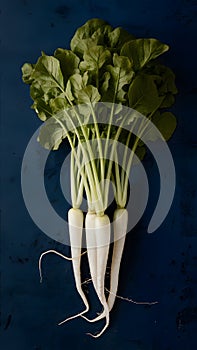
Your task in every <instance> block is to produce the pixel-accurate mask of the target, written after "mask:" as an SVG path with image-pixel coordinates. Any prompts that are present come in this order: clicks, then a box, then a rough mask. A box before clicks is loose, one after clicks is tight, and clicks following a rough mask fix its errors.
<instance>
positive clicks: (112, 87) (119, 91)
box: [102, 53, 134, 102]
mask: <svg viewBox="0 0 197 350" xmlns="http://www.w3.org/2000/svg"><path fill="white" fill-rule="evenodd" d="M113 64H114V66H112V65H108V66H107V67H106V69H107V71H108V72H109V73H110V77H111V78H110V83H109V88H108V90H106V93H105V94H104V96H102V97H103V98H102V100H103V101H107V102H124V101H125V93H126V92H125V91H124V90H123V87H124V86H125V85H128V84H129V83H130V82H131V79H132V77H133V74H134V72H133V70H132V64H131V62H130V60H129V59H128V58H127V57H124V56H119V55H118V54H116V53H115V54H114V55H113ZM105 77H106V79H108V78H109V75H108V76H107V75H106V76H105ZM105 83H106V84H107V81H105ZM106 84H105V85H104V88H106ZM102 88H103V87H102Z"/></svg>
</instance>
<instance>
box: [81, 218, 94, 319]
mask: <svg viewBox="0 0 197 350" xmlns="http://www.w3.org/2000/svg"><path fill="white" fill-rule="evenodd" d="M95 218H96V214H95V213H91V212H89V213H87V214H86V218H85V230H86V244H87V247H88V250H87V255H88V262H89V268H90V275H91V279H92V283H93V286H94V288H95V290H96V289H97V249H96V230H95ZM84 318H85V317H84Z"/></svg>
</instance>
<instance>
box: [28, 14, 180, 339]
mask: <svg viewBox="0 0 197 350" xmlns="http://www.w3.org/2000/svg"><path fill="white" fill-rule="evenodd" d="M167 50H168V46H167V45H165V44H163V43H161V42H160V41H158V40H157V39H152V38H151V39H149V38H147V39H146V38H145V39H144V38H138V39H136V38H135V37H134V36H133V35H131V34H129V33H128V32H127V31H125V30H124V29H122V28H120V27H118V28H115V29H114V28H112V27H111V26H110V25H109V24H108V23H106V22H105V21H103V20H101V19H92V20H89V21H88V22H87V23H85V24H84V25H83V26H82V27H80V28H79V29H78V30H77V31H76V33H75V35H74V37H73V38H72V40H71V49H70V50H67V49H61V48H58V49H57V50H56V51H55V52H54V55H53V56H48V55H46V54H45V53H43V52H42V56H41V57H39V59H38V61H37V63H36V64H29V63H25V64H24V65H23V67H22V73H23V81H24V82H25V83H27V84H29V85H30V94H31V97H32V99H33V101H34V103H33V106H32V108H33V109H34V110H35V111H36V113H37V114H38V116H39V118H40V119H41V120H42V121H44V124H43V126H42V127H41V129H40V135H39V139H38V141H39V142H40V143H41V144H42V145H43V147H45V148H48V149H53V150H57V149H58V148H59V145H60V144H61V142H62V141H63V140H64V139H67V140H68V142H69V144H70V147H71V163H70V168H71V176H70V187H71V199H72V208H71V209H70V210H69V212H68V222H69V237H70V245H71V258H68V259H69V260H71V261H72V266H73V272H74V278H75V283H76V288H77V291H78V293H79V295H80V297H81V298H82V300H83V302H84V306H85V309H84V310H83V311H81V312H80V313H78V314H77V315H73V316H71V317H69V318H67V319H66V320H64V321H62V322H61V323H60V324H62V323H64V322H66V321H68V320H71V319H73V318H76V317H78V316H81V317H83V318H84V319H86V320H87V321H89V322H95V321H98V320H100V319H102V318H105V319H106V323H105V326H104V328H103V329H102V330H101V331H100V332H99V333H98V334H96V335H92V336H93V337H99V336H100V335H101V334H102V333H103V332H104V331H105V329H106V328H107V327H108V325H109V314H110V311H111V309H112V308H113V305H114V302H115V298H116V294H117V289H118V278H119V270H120V264H121V258H122V253H123V249H124V244H125V238H126V233H127V223H128V212H127V208H126V204H127V200H128V188H129V174H130V171H131V168H132V166H133V164H134V162H135V160H136V158H135V157H134V154H135V155H137V157H138V159H140V160H142V159H143V157H144V155H145V152H146V148H145V144H144V143H143V142H142V140H141V137H142V136H143V135H146V139H148V140H151V141H155V139H156V138H157V135H155V134H154V132H153V131H151V128H150V125H151V123H154V125H155V126H156V127H157V129H159V130H160V132H161V133H162V135H163V137H164V139H165V140H168V139H169V138H170V137H171V135H172V134H173V132H174V130H175V127H176V119H175V117H174V115H173V114H172V113H170V112H168V110H166V109H167V108H169V107H170V106H171V105H172V104H173V103H174V95H175V94H176V93H177V90H176V86H175V83H174V74H173V72H172V71H171V70H170V69H169V68H167V67H165V66H164V65H161V64H160V63H159V62H158V60H157V57H158V56H159V55H161V54H162V53H164V52H165V51H167ZM140 115H143V116H145V117H146V121H144V118H140ZM120 144H122V145H124V150H123V152H122V153H121V152H120V149H119V145H120ZM110 183H112V186H113V193H114V198H115V203H116V206H117V208H116V209H115V211H114V215H113V219H112V220H110V218H109V217H108V215H107V214H106V210H107V208H108V206H109V192H110ZM84 195H85V196H86V198H87V214H86V215H85V216H84V213H83V211H82V210H81V203H82V200H83V198H84ZM131 215H132V213H131ZM111 221H112V223H111ZM84 226H85V238H86V249H87V257H88V262H89V270H90V275H91V281H92V283H93V286H94V289H95V291H96V294H97V296H98V299H99V301H100V303H101V305H102V307H103V311H102V313H101V314H100V315H99V316H97V317H96V318H94V319H92V320H90V319H88V317H87V315H85V314H86V313H87V312H88V310H89V304H88V300H87V298H86V295H85V293H84V291H83V288H82V285H83V281H82V280H81V272H80V271H81V256H82V248H83V244H82V238H83V237H82V236H83V228H84ZM112 228H113V229H112ZM65 234H66V233H65ZM111 242H113V252H112V259H111V266H110V290H109V294H108V297H107V296H106V287H105V275H106V267H107V262H108V255H109V250H110V244H111ZM48 252H49V253H56V254H58V255H60V256H61V254H60V253H58V252H55V251H48ZM48 252H45V253H43V254H42V255H41V258H40V261H39V264H40V265H39V266H40V270H41V259H42V257H43V255H45V254H46V253H48ZM65 258H66V257H65Z"/></svg>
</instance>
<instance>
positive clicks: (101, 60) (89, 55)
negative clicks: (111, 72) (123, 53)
mask: <svg viewBox="0 0 197 350" xmlns="http://www.w3.org/2000/svg"><path fill="white" fill-rule="evenodd" d="M110 59H111V53H110V51H109V50H107V49H106V48H105V47H104V46H101V45H98V46H93V47H91V48H90V49H86V50H85V52H84V55H83V61H82V62H81V63H80V69H81V70H82V71H93V72H97V71H98V70H99V69H101V68H102V66H103V65H104V64H107V63H109V61H110Z"/></svg>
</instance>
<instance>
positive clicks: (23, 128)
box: [0, 0, 197, 350]
mask: <svg viewBox="0 0 197 350" xmlns="http://www.w3.org/2000/svg"><path fill="white" fill-rule="evenodd" d="M196 12H197V6H196V2H195V1H194V0H190V1H189V0H182V1H181V0H175V1H170V0H166V1H161V0H157V1H156V0H149V1H148V0H138V1H137V0H133V1H131V0H130V1H129V0H113V1H112V0H108V1H104V0H101V1H95V0H81V1H79V0H68V1H66V0H57V1H55V0H54V1H53V0H48V1H44V0H34V1H30V0H20V1H19V0H15V1H14V2H13V1H11V0H7V1H5V0H3V1H1V17H2V18H1V161H2V168H1V185H2V186H1V214H2V223H1V269H2V277H1V294H2V314H1V318H2V322H1V340H0V342H1V348H2V350H11V349H13V348H15V349H21V350H36V349H37V350H46V349H47V350H56V349H57V350H59V349H70V348H72V349H82V348H85V349H86V350H89V349H92V348H94V349H95V350H96V349H100V348H101V347H102V346H103V347H105V348H106V349H112V348H113V349H114V350H115V349H118V350H121V349H125V350H126V349H132V350H138V349H139V350H175V349H179V350H185V349H188V350H190V349H191V350H193V349H194V348H196V346H195V343H196V331H197V287H196V282H197V274H196V271H197V254H196V248H197V220H196V212H197V204H196V203H197V201H196V188H197V187H196V184H197V183H196V164H197V157H196V147H197V137H196V127H197V119H196V92H197V86H196V78H197V77H196V68H195V67H196V61H197V57H196V45H195V33H196V29H197V28H196V26H195V22H196V14H197V13H196ZM92 17H102V18H103V19H106V20H108V21H109V22H110V23H111V24H112V25H113V26H119V25H121V26H123V27H124V28H125V29H127V30H129V31H130V32H131V33H133V34H134V35H136V36H138V37H140V36H141V37H147V36H149V37H157V38H159V39H160V40H161V41H164V42H166V43H168V44H169V45H170V46H171V50H170V51H169V53H167V54H166V55H165V58H164V61H165V64H166V65H168V66H170V67H171V68H172V69H173V70H174V71H175V74H176V77H177V86H178V89H179V95H178V96H177V99H176V105H175V106H174V107H173V111H174V113H175V114H176V116H177V119H178V128H177V131H176V134H175V136H174V137H173V139H172V140H171V141H170V142H169V145H170V148H171V151H172V154H173V157H174V161H175V166H176V173H177V189H176V195H175V199H174V202H173V205H172V208H171V211H170V213H169V215H168V217H167V218H166V220H165V222H164V223H163V224H162V226H161V227H160V228H159V229H158V230H157V232H156V233H155V234H154V235H150V236H148V235H147V234H146V227H147V223H148V221H149V219H150V216H151V212H152V210H153V208H154V205H155V200H156V194H155V193H156V190H155V188H157V185H158V173H157V169H156V165H155V164H154V162H153V159H151V157H150V156H149V157H147V158H146V160H145V167H146V170H147V174H148V175H149V182H150V193H151V195H150V199H149V207H148V209H147V210H146V212H145V214H144V216H143V218H142V219H141V221H140V222H139V224H138V225H137V226H136V228H135V229H134V230H133V232H132V233H131V234H129V235H128V238H127V245H126V249H125V252H124V257H123V261H122V266H121V276H120V287H119V294H120V295H124V296H128V297H132V298H134V299H137V300H159V304H158V305H156V306H153V307H145V306H137V305H133V304H129V303H127V302H124V301H121V300H117V302H116V305H115V307H114V310H113V312H112V315H111V325H110V328H109V330H108V331H107V332H106V333H105V334H104V335H103V336H102V337H101V338H100V339H98V340H93V339H91V338H90V337H88V336H87V335H85V333H86V332H87V331H90V330H92V331H96V330H97V329H98V327H99V326H98V325H90V324H86V323H85V321H83V320H81V319H78V320H75V321H73V322H70V323H68V324H65V325H64V326H62V327H58V326H57V325H56V324H57V323H58V321H60V320H61V319H62V318H63V317H64V316H65V317H67V315H70V314H72V313H73V312H75V311H78V309H79V307H81V306H82V305H81V304H80V299H79V297H78V295H77V293H76V292H75V289H74V281H73V276H72V271H71V265H70V264H69V263H66V262H64V261H61V260H59V259H58V258H57V257H54V256H51V257H48V258H47V262H45V263H44V264H43V267H44V275H45V277H44V284H43V285H40V284H39V276H38V269H37V262H38V257H39V255H40V253H41V252H42V251H43V250H45V249H48V248H56V249H58V250H60V251H63V252H64V253H67V254H69V249H68V248H67V247H64V246H61V245H60V244H58V243H55V242H54V241H52V240H50V239H49V238H48V237H47V236H45V235H44V234H43V233H42V232H40V231H39V229H38V228H37V227H36V226H35V225H34V223H33V222H32V220H31V218H30V216H29V214H28V212H27V211H26V208H25V205H24V202H23V198H22V194H21V186H20V167H21V161H22V157H23V153H24V151H25V148H26V145H27V143H28V140H29V138H30V137H31V135H32V134H33V132H34V131H35V130H36V129H37V127H38V126H39V125H40V122H39V120H38V119H36V117H35V114H34V112H33V111H31V110H30V109H29V106H30V104H31V100H30V97H29V90H28V88H27V87H26V86H24V84H22V82H21V72H20V67H21V66H22V64H23V63H24V62H25V61H29V62H34V61H36V59H37V57H38V56H39V55H40V51H41V50H43V51H45V52H46V53H47V54H51V53H52V52H53V51H54V50H55V49H56V48H57V47H68V45H69V41H70V39H71V37H72V35H73V33H74V31H75V30H76V28H77V27H78V26H80V25H82V24H83V23H84V22H85V21H86V20H87V19H89V18H92ZM63 156H64V151H63V150H61V152H59V153H58V154H57V153H56V154H53V155H52V156H51V158H50V159H49V161H48V164H47V171H46V180H47V181H50V186H51V187H50V188H49V197H50V199H51V201H52V202H53V204H54V206H55V208H56V209H57V211H59V212H60V213H61V215H64V213H65V215H66V210H67V206H66V205H65V201H64V198H63V196H62V195H61V192H60V190H59V188H58V167H59V165H60V164H61V160H62V159H63ZM54 169H55V171H54ZM56 169H57V170H56ZM150 175H151V176H150ZM155 186H156V187H155ZM53 190H55V191H53ZM90 294H91V298H93V300H94V297H95V296H94V294H93V292H92V290H91V289H90Z"/></svg>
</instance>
